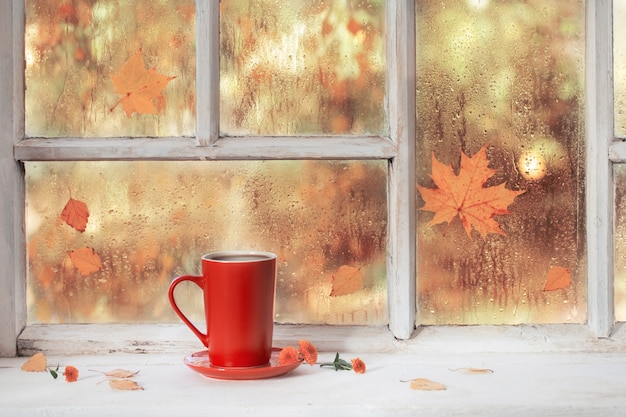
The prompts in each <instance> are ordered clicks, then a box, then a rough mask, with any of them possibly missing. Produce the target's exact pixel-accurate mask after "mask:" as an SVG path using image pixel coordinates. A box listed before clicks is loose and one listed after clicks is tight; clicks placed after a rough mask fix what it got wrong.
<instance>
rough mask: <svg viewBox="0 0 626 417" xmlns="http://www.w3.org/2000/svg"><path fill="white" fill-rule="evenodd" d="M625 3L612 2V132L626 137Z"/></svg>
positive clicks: (620, 1) (618, 0) (620, 0)
mask: <svg viewBox="0 0 626 417" xmlns="http://www.w3.org/2000/svg"><path fill="white" fill-rule="evenodd" d="M624 21H626V1H624V0H614V1H613V89H614V90H613V93H614V100H615V105H614V108H613V111H614V118H615V121H614V126H615V127H614V130H615V135H616V136H619V137H625V136H626V45H624V44H625V43H626V42H625V41H626V26H624V24H623V22H624Z"/></svg>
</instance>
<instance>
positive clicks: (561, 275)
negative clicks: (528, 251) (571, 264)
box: [543, 266, 572, 291]
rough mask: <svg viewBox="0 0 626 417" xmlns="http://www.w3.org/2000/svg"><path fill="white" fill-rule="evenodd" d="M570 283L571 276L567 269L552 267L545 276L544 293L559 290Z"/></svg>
mask: <svg viewBox="0 0 626 417" xmlns="http://www.w3.org/2000/svg"><path fill="white" fill-rule="evenodd" d="M571 283H572V274H571V273H570V271H569V269H568V268H565V267H562V266H553V267H551V268H550V270H549V271H548V274H547V275H546V283H545V285H544V287H543V290H544V291H554V290H560V289H563V288H566V287H569V285H570V284H571Z"/></svg>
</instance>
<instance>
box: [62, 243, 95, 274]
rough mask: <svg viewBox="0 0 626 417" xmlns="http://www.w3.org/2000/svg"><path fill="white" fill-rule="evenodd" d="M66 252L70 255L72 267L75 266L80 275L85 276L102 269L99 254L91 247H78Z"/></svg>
mask: <svg viewBox="0 0 626 417" xmlns="http://www.w3.org/2000/svg"><path fill="white" fill-rule="evenodd" d="M67 254H68V255H69V256H70V259H71V260H72V263H73V264H74V267H76V269H77V270H78V272H80V274H81V275H82V276H87V275H89V274H91V273H93V272H98V271H99V270H101V269H102V262H101V261H100V256H99V255H98V254H97V253H96V252H95V251H94V249H93V248H89V247H85V248H80V249H76V250H73V251H69V252H68V253H67Z"/></svg>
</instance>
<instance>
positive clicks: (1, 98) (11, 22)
mask: <svg viewBox="0 0 626 417" xmlns="http://www.w3.org/2000/svg"><path fill="white" fill-rule="evenodd" d="M17 3H19V4H18V5H15V7H14V8H13V7H12V6H13V5H12V2H10V1H2V2H0V77H1V79H0V195H1V197H0V356H2V355H11V354H15V352H16V344H15V340H16V338H17V335H18V334H19V332H20V331H21V329H22V327H23V326H24V324H25V322H26V311H25V302H24V301H25V299H26V296H25V280H24V278H23V277H25V271H24V268H25V265H26V260H25V253H24V251H23V248H24V247H25V244H24V232H23V224H24V222H23V219H24V203H23V202H24V182H23V175H22V172H21V167H20V164H19V163H17V162H15V161H14V159H13V144H14V143H15V142H16V141H17V139H18V138H19V137H21V135H22V134H23V129H22V124H21V123H20V120H23V115H24V112H23V95H22V91H23V88H24V83H23V76H22V74H23V60H22V59H14V57H15V56H16V55H14V47H15V43H17V42H19V41H20V40H21V39H23V22H22V19H13V15H14V11H15V14H17V15H19V13H20V11H21V10H22V9H23V2H17ZM13 9H15V10H13ZM14 42H15V43H14Z"/></svg>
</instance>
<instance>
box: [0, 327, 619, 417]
mask: <svg viewBox="0 0 626 417" xmlns="http://www.w3.org/2000/svg"><path fill="white" fill-rule="evenodd" d="M105 327H106V326H105ZM124 327H125V326H110V329H109V332H108V334H107V333H105V334H104V335H103V337H102V338H101V340H92V344H91V345H89V344H87V345H83V349H85V348H84V346H91V347H90V348H86V349H85V351H86V352H87V353H86V354H77V353H76V352H73V353H70V354H58V353H54V352H53V351H50V353H48V354H47V356H48V363H49V364H50V365H52V366H56V364H57V363H58V364H60V365H61V369H62V368H63V366H65V365H73V366H75V367H77V368H78V369H79V371H80V378H79V380H78V381H77V382H75V383H71V384H70V383H66V382H65V381H63V380H62V377H61V378H60V379H59V380H53V379H52V378H51V377H50V375H48V374H46V373H27V372H24V371H22V370H21V369H20V366H21V364H22V363H23V362H24V361H25V358H23V357H22V358H5V359H0V393H1V394H0V416H4V415H6V416H15V417H19V416H33V415H54V416H81V417H83V416H87V415H88V416H111V415H117V416H121V415H124V416H125V415H129V416H131V415H132V416H134V417H141V416H150V417H158V416H168V417H169V416H172V415H184V416H196V415H197V416H207V415H228V416H239V415H255V416H282V415H301V416H308V415H311V416H313V415H315V416H319V415H323V416H352V415H358V416H385V415H390V416H391V415H393V416H405V415H406V416H409V415H420V416H443V417H445V416H477V415H480V416H503V415H506V416H510V417H515V416H524V417H527V416H600V415H601V416H622V415H624V411H625V410H626V395H624V392H625V389H626V347H625V346H626V337H624V329H623V328H621V327H619V328H617V330H616V332H615V333H614V335H613V336H612V337H611V338H608V339H595V338H594V337H593V336H592V335H591V334H590V332H589V331H585V327H584V326H575V325H572V326H519V327H518V326H505V327H497V326H484V327H483V326H481V327H462V328H458V327H457V328H446V327H443V328H439V327H426V328H423V329H421V331H420V332H418V333H417V335H416V336H415V337H414V338H412V339H410V340H407V341H398V340H394V339H393V338H390V337H389V334H388V332H386V330H385V329H379V328H370V329H362V328H361V329H351V328H326V330H328V332H327V333H326V336H324V337H319V336H316V335H319V334H321V333H320V332H316V331H312V332H311V328H306V327H299V326H279V327H278V329H277V331H276V336H275V343H274V345H276V346H277V345H284V344H295V342H296V341H297V339H298V338H302V337H307V338H309V339H310V340H311V341H313V342H314V343H316V344H317V345H318V347H319V348H320V356H319V360H320V361H331V360H332V359H333V357H334V355H335V352H336V351H339V352H340V354H341V356H342V357H343V358H345V359H351V358H353V357H356V356H358V357H360V358H361V359H363V360H364V361H365V362H366V364H367V372H366V373H365V374H363V375H358V374H355V373H354V372H351V371H342V372H335V371H333V370H331V369H326V368H323V369H320V368H319V367H318V366H313V367H311V366H308V365H306V364H304V365H301V366H300V367H298V368H297V369H296V370H294V371H292V372H291V373H289V374H287V375H285V376H282V377H277V378H272V379H267V380H259V381H221V380H213V379H209V378H205V377H203V376H201V375H198V374H196V373H195V372H193V371H192V370H190V369H188V368H187V367H186V366H185V365H184V364H183V363H182V359H183V357H184V355H185V354H189V353H192V352H193V351H194V350H196V351H197V350H201V347H200V346H198V344H199V342H197V343H195V342H194V341H193V340H192V339H191V338H189V339H187V338H186V337H183V339H184V340H183V341H178V342H174V341H173V340H174V338H176V337H178V336H180V335H184V334H185V333H187V331H186V330H185V328H184V327H182V326H179V325H171V326H157V328H159V329H160V330H158V331H156V332H155V331H154V327H153V330H152V333H153V336H154V340H155V342H154V343H152V342H147V341H145V340H142V336H143V335H142V332H141V331H136V329H135V331H133V332H132V333H130V332H128V333H127V332H126V330H125V329H124ZM148 327H150V326H148ZM148 327H147V328H148ZM130 328H132V326H129V327H128V329H130ZM41 330H42V329H41V328H39V329H37V331H38V332H39V334H40V335H41V334H44V337H41V336H40V337H39V341H35V340H33V339H28V337H29V336H28V334H26V335H23V336H22V342H21V343H22V344H23V345H24V346H23V348H24V349H25V350H27V349H26V347H25V344H26V343H32V347H33V348H34V349H36V347H35V345H38V346H39V347H40V348H41V347H42V346H44V345H45V346H47V347H48V348H52V347H54V346H56V349H59V350H57V352H59V351H64V350H69V351H71V350H72V349H71V347H70V346H71V345H72V340H71V339H70V340H66V341H65V343H66V345H65V346H64V345H63V344H62V342H61V340H60V339H59V340H57V341H50V340H44V339H46V337H45V332H43V333H41ZM54 330H55V331H54V334H59V333H60V334H63V333H65V336H66V337H67V336H69V337H76V336H77V335H78V334H80V331H79V332H78V333H77V332H76V327H74V329H73V330H69V329H65V330H64V329H62V328H58V327H55V329H54ZM72 332H74V333H72ZM33 334H34V333H33ZM50 334H53V332H50ZM311 334H312V335H313V336H314V337H309V335H311ZM72 335H73V336H72ZM486 336H490V337H491V339H487V338H486ZM27 340H30V342H27ZM120 340H127V343H126V345H125V347H122V348H120V349H112V350H111V351H110V352H106V351H105V350H106V349H108V348H109V347H110V346H108V345H109V343H117V342H119V341H120ZM168 340H169V342H168ZM187 343H189V344H187ZM363 346H368V347H369V348H368V349H367V350H365V349H363V348H362V347H363ZM132 352H138V353H132ZM468 367H473V368H488V369H491V370H493V373H491V374H465V373H462V372H459V371H452V369H457V368H468ZM115 368H123V369H128V370H133V371H136V370H139V371H140V372H139V374H138V375H137V377H136V378H135V380H136V381H137V382H138V383H140V384H141V385H142V386H143V387H144V391H114V390H112V389H111V388H110V387H109V386H108V384H106V383H99V382H101V381H102V380H103V377H102V375H100V374H97V373H94V372H90V371H89V370H90V369H96V370H104V371H108V370H112V369H115ZM418 377H423V378H428V379H431V380H433V381H437V382H440V383H443V384H445V385H446V387H447V389H446V390H445V391H438V392H426V391H416V390H412V389H410V386H409V384H408V383H406V382H401V381H403V380H410V379H412V378H418Z"/></svg>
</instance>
